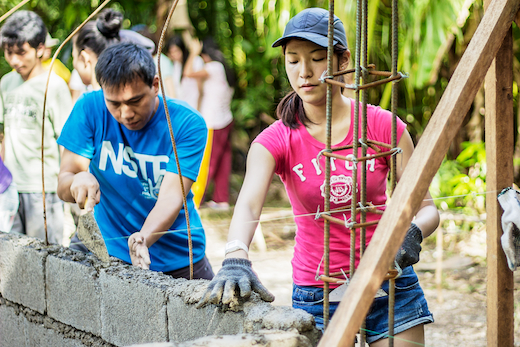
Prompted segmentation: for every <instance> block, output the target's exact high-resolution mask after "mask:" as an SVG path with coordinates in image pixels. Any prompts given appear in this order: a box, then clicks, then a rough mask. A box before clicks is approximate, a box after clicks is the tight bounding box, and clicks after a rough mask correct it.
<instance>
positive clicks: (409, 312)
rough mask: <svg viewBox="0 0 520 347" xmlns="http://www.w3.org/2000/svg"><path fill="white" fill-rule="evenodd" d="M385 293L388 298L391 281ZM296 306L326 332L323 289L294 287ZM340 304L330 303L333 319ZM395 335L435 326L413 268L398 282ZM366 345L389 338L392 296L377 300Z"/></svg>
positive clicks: (293, 298) (370, 319) (396, 281)
mask: <svg viewBox="0 0 520 347" xmlns="http://www.w3.org/2000/svg"><path fill="white" fill-rule="evenodd" d="M381 289H382V290H383V291H384V292H385V293H387V294H388V281H384V282H383V285H382V286H381ZM292 303H293V304H292V306H293V307H294V308H299V309H302V310H304V311H307V312H309V313H310V314H312V315H313V316H314V319H315V320H316V327H317V328H318V329H321V330H323V288H318V287H309V286H298V285H296V284H293V294H292ZM338 305H339V303H330V304H329V307H330V314H329V317H331V318H332V316H333V315H334V312H335V311H336V309H337V307H338ZM394 312H395V315H394V335H397V334H399V333H402V332H403V331H405V330H408V329H410V328H413V327H415V326H417V325H420V324H428V323H433V315H432V314H431V312H430V311H429V310H428V304H427V303H426V299H425V298H424V292H423V290H422V289H421V286H420V285H419V279H418V278H417V275H416V274H415V272H414V270H413V267H412V266H408V267H406V268H405V269H404V270H403V274H402V275H401V276H400V277H399V278H397V279H396V280H395V309H394ZM365 329H366V330H365V331H366V341H367V342H368V343H369V344H370V343H373V342H375V341H377V340H379V339H382V338H386V337H388V295H385V296H381V297H379V298H376V299H374V302H373V303H372V306H371V307H370V310H369V311H368V315H367V317H366V327H365Z"/></svg>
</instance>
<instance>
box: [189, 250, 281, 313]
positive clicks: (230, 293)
mask: <svg viewBox="0 0 520 347" xmlns="http://www.w3.org/2000/svg"><path fill="white" fill-rule="evenodd" d="M251 290H253V291H255V292H257V293H258V294H260V297H261V298H262V300H264V301H267V302H272V301H274V295H273V294H271V293H269V291H268V290H267V289H266V288H265V287H264V286H263V285H262V283H260V281H259V280H258V277H256V274H255V273H254V272H253V268H252V267H251V262H250V261H249V260H247V259H241V258H229V259H225V260H224V262H223V263H222V268H221V269H220V271H219V272H218V273H217V275H216V276H215V277H214V278H213V280H212V281H211V282H210V284H209V285H208V288H207V289H206V292H205V293H204V296H203V297H202V299H201V300H200V301H199V303H198V304H197V308H201V307H203V306H205V305H206V304H219V303H220V301H221V299H222V303H223V304H224V305H227V304H230V303H231V302H232V301H234V300H236V299H238V298H239V296H240V297H241V298H249V297H250V296H251Z"/></svg>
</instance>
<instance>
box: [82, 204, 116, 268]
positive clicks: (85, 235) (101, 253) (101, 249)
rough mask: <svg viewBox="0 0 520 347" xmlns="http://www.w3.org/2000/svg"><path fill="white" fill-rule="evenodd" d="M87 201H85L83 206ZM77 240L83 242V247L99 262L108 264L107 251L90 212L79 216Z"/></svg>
mask: <svg viewBox="0 0 520 347" xmlns="http://www.w3.org/2000/svg"><path fill="white" fill-rule="evenodd" d="M86 204H87V201H86V200H85V205H86ZM76 232H77V234H78V238H79V239H80V240H81V242H83V244H84V245H85V247H87V248H88V250H89V251H91V252H92V253H94V255H96V257H98V258H99V260H101V261H103V262H108V261H109V257H108V251H107V246H106V245H105V240H103V235H101V231H100V230H99V227H98V224H97V222H96V219H94V214H93V213H92V212H87V213H85V214H83V215H81V216H79V222H78V229H77V231H76Z"/></svg>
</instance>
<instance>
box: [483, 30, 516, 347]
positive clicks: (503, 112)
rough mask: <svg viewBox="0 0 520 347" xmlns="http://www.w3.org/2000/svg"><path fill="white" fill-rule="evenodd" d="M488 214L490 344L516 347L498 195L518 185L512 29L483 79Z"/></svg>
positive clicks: (510, 276)
mask: <svg viewBox="0 0 520 347" xmlns="http://www.w3.org/2000/svg"><path fill="white" fill-rule="evenodd" d="M485 86H486V128H485V129H486V160H487V176H486V190H487V191H488V194H487V196H486V212H487V223H486V228H487V345H488V346H490V347H509V346H510V347H512V346H513V344H514V296H513V289H514V282H513V272H512V271H511V270H509V268H508V266H507V260H506V256H505V254H504V251H503V250H502V246H501V243H500V237H501V236H502V226H501V220H500V219H501V216H502V209H501V207H500V205H499V203H498V201H497V195H498V193H499V191H500V190H502V189H504V188H505V187H510V186H511V185H512V183H513V180H514V174H513V152H514V147H515V144H514V133H513V132H514V130H515V129H514V124H513V119H514V114H513V91H512V87H513V37H512V29H509V31H508V33H507V35H506V37H505V38H504V41H503V42H502V46H501V47H500V50H499V51H498V53H497V56H496V58H495V60H494V61H493V63H492V64H491V67H490V68H489V71H488V73H487V75H486V80H485Z"/></svg>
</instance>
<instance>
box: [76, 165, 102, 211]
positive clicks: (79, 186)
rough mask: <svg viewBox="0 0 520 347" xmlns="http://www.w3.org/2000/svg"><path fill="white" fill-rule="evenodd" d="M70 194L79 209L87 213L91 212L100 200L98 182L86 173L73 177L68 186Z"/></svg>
mask: <svg viewBox="0 0 520 347" xmlns="http://www.w3.org/2000/svg"><path fill="white" fill-rule="evenodd" d="M70 193H71V195H72V197H73V198H74V200H75V201H76V202H77V204H78V206H79V208H81V209H86V210H87V212H91V211H92V210H93V209H94V206H96V205H97V204H98V203H99V199H100V198H101V191H100V190H99V182H98V181H97V179H96V177H94V175H92V174H91V173H89V172H86V171H83V172H79V173H77V174H75V175H74V179H73V181H72V184H71V185H70Z"/></svg>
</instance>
